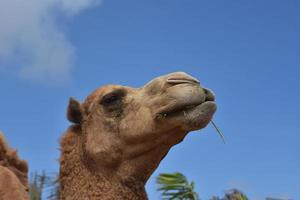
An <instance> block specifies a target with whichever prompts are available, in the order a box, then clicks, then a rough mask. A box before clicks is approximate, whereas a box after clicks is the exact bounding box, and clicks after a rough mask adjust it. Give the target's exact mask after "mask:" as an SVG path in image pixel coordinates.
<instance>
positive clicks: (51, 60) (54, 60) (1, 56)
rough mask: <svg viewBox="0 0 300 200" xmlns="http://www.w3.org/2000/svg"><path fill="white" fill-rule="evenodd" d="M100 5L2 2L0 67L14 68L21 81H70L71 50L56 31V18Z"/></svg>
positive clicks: (84, 0)
mask: <svg viewBox="0 0 300 200" xmlns="http://www.w3.org/2000/svg"><path fill="white" fill-rule="evenodd" d="M100 2H101V0H26V1H24V0H1V1H0V61H1V62H0V68H4V67H7V68H14V70H17V71H18V73H19V75H20V76H21V77H22V78H25V79H32V80H37V81H50V82H54V81H58V80H61V81H62V80H63V81H66V80H68V79H70V70H71V67H72V62H73V58H74V47H73V46H72V44H71V43H70V41H68V39H67V38H66V36H65V34H64V32H63V31H62V30H60V29H59V28H58V25H57V22H56V21H55V20H56V15H57V14H58V13H60V14H61V13H62V14H63V15H65V17H69V18H71V17H74V16H75V15H76V14H78V13H79V12H81V11H83V10H84V9H87V8H89V7H91V6H96V5H98V4H99V3H100ZM4 63H5V66H4Z"/></svg>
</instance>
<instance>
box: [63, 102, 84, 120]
mask: <svg viewBox="0 0 300 200" xmlns="http://www.w3.org/2000/svg"><path fill="white" fill-rule="evenodd" d="M67 118H68V120H69V121H70V122H73V123H75V124H80V123H81V121H82V118H83V110H82V107H81V104H80V102H79V101H77V100H76V99H74V98H72V97H71V98H70V100H69V105H68V111H67Z"/></svg>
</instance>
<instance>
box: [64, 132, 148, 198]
mask: <svg viewBox="0 0 300 200" xmlns="http://www.w3.org/2000/svg"><path fill="white" fill-rule="evenodd" d="M76 131H78V130H76V128H74V127H73V128H70V130H69V131H68V132H67V133H66V134H65V135H64V137H63V138H62V140H61V158H60V199H61V200H84V199H93V200H97V199H101V200H118V199H122V200H126V199H128V200H129V199H130V200H147V195H146V192H145V188H144V184H143V183H139V182H136V181H134V180H130V179H127V180H118V179H117V178H116V177H115V176H114V175H113V174H107V173H105V174H104V173H99V172H97V173H95V171H94V170H92V168H89V167H88V166H87V165H86V163H85V161H84V160H83V159H82V152H83V151H82V149H81V148H82V144H81V143H80V141H81V139H80V137H81V136H80V134H77V133H76Z"/></svg>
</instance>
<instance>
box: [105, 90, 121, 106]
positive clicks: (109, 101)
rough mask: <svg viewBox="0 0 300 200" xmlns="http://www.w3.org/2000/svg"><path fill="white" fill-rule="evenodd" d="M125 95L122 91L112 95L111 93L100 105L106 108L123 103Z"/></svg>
mask: <svg viewBox="0 0 300 200" xmlns="http://www.w3.org/2000/svg"><path fill="white" fill-rule="evenodd" d="M124 95H125V93H124V92H123V91H122V90H116V91H114V92H112V93H109V94H107V95H105V96H104V97H103V98H102V99H101V101H100V104H102V105H104V106H110V105H115V104H118V103H119V102H121V100H122V98H123V97H124Z"/></svg>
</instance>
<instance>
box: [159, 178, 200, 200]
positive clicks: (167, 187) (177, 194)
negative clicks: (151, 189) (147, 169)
mask: <svg viewBox="0 0 300 200" xmlns="http://www.w3.org/2000/svg"><path fill="white" fill-rule="evenodd" d="M157 183H158V189H157V190H158V191H160V192H161V197H162V199H164V200H199V197H198V194H197V193H196V192H195V191H194V185H195V184H194V182H191V183H189V182H188V180H187V179H186V177H185V176H184V175H183V174H181V173H179V172H176V173H173V174H168V173H163V174H160V175H159V176H158V177H157Z"/></svg>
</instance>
